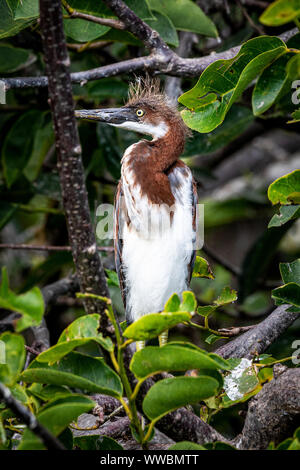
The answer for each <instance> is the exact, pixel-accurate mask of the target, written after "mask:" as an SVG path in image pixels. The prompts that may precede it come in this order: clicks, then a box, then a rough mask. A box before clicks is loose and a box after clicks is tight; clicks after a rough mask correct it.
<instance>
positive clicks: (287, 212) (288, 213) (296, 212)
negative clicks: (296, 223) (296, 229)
mask: <svg viewBox="0 0 300 470" xmlns="http://www.w3.org/2000/svg"><path fill="white" fill-rule="evenodd" d="M298 217H300V205H295V206H292V205H290V206H280V208H279V214H274V215H273V217H272V219H271V220H270V222H269V225H268V228H271V227H280V226H281V225H284V224H286V223H287V222H289V220H293V219H297V218H298Z"/></svg>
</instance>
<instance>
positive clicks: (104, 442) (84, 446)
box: [74, 435, 123, 450]
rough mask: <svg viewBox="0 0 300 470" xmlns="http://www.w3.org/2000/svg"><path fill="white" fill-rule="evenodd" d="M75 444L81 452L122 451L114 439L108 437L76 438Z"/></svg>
mask: <svg viewBox="0 0 300 470" xmlns="http://www.w3.org/2000/svg"><path fill="white" fill-rule="evenodd" d="M74 444H75V446H76V447H79V449H81V450H122V449H123V447H122V446H120V444H118V443H117V442H116V441H115V440H114V439H112V438H111V437H107V436H97V435H95V436H93V435H92V436H78V437H75V438H74Z"/></svg>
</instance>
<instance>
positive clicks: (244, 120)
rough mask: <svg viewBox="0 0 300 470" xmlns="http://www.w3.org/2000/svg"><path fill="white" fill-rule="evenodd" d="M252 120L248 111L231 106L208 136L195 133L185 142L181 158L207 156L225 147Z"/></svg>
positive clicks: (241, 107) (252, 117) (244, 108)
mask: <svg viewBox="0 0 300 470" xmlns="http://www.w3.org/2000/svg"><path fill="white" fill-rule="evenodd" d="M253 120H254V116H253V113H252V112H251V110H250V109H248V108H246V107H245V106H240V105H238V104H233V105H232V107H231V108H230V110H229V111H228V114H227V115H226V117H225V119H224V122H223V123H222V124H221V125H220V126H219V127H217V128H216V129H214V130H213V131H211V132H209V133H208V134H199V132H195V133H194V135H193V138H192V139H188V140H187V142H186V145H185V150H184V154H183V157H192V156H193V155H203V154H208V153H212V152H215V151H216V150H218V149H221V148H223V147H225V146H226V145H228V144H229V143H230V142H232V141H233V140H235V139H236V138H237V137H238V136H239V135H241V134H242V133H243V132H244V131H245V130H246V129H247V128H248V127H249V125H250V124H251V123H252V122H253Z"/></svg>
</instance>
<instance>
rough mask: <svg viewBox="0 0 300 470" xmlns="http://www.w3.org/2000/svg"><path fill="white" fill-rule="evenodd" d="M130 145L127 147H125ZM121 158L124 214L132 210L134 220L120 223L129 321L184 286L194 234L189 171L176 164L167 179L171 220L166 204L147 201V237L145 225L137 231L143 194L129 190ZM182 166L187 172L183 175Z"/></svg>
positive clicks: (161, 305) (144, 201) (158, 306)
mask: <svg viewBox="0 0 300 470" xmlns="http://www.w3.org/2000/svg"><path fill="white" fill-rule="evenodd" d="M130 150H131V148H129V149H128V152H129V151H130ZM126 153H127V152H126ZM125 157H126V154H125V155H124V158H125ZM124 163H125V162H123V171H122V184H123V191H124V197H125V201H126V206H127V209H128V212H129V217H130V218H131V217H132V216H133V217H134V218H135V223H134V224H133V225H131V227H129V228H128V227H127V225H126V224H123V228H122V233H121V234H120V235H121V236H122V237H123V252H122V262H123V269H124V274H125V284H126V303H127V315H128V316H129V317H130V319H131V320H132V321H134V320H136V319H137V318H139V317H140V316H142V315H144V314H147V313H151V312H159V311H161V310H163V308H164V304H165V302H166V301H167V300H168V298H169V297H170V296H171V295H172V294H173V293H174V292H176V293H177V294H178V295H181V294H182V292H183V291H184V290H187V289H188V284H187V278H188V265H189V262H190V259H191V256H192V250H193V243H194V240H195V232H194V230H193V211H192V201H193V191H192V175H191V172H190V170H189V169H188V168H184V169H183V168H180V167H178V168H175V169H174V170H173V171H172V173H170V175H169V180H170V184H171V188H172V192H173V194H174V198H175V205H174V215H173V220H172V225H171V226H170V222H169V220H170V219H169V215H168V213H167V211H166V207H159V206H155V207H152V209H151V219H152V220H153V221H154V223H153V224H151V228H152V232H151V236H150V237H149V234H147V233H145V230H140V231H139V229H141V228H143V227H144V225H143V224H144V221H145V220H146V219H147V218H148V214H149V211H148V208H149V205H148V200H147V198H146V197H141V195H140V193H139V191H140V189H139V188H138V186H137V187H136V188H135V189H134V190H133V191H135V193H133V191H132V186H131V183H132V176H133V175H131V174H130V171H129V172H126V165H124ZM187 171H188V178H187V177H186V176H185V175H186V172H187ZM183 173H185V175H183ZM178 183H179V184H178ZM132 195H133V196H134V201H135V203H134V204H133V200H132ZM152 220H151V222H152ZM161 224H164V230H163V231H161V230H158V227H161ZM153 227H154V229H153Z"/></svg>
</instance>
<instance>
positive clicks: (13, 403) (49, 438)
mask: <svg viewBox="0 0 300 470" xmlns="http://www.w3.org/2000/svg"><path fill="white" fill-rule="evenodd" d="M0 398H1V400H2V401H3V402H4V403H5V405H6V406H7V407H8V408H10V409H11V410H12V411H13V412H14V414H15V415H16V416H17V418H19V419H21V420H22V422H23V423H25V424H26V425H27V426H28V428H29V429H30V431H32V432H33V433H34V434H35V435H36V436H37V437H38V438H39V439H41V441H42V442H43V443H44V444H45V446H46V447H47V449H49V450H66V449H65V447H64V446H63V445H62V443H61V442H60V441H59V440H58V439H57V438H56V437H55V436H53V434H51V433H50V432H49V431H48V429H46V428H44V426H42V425H41V424H40V423H39V422H38V420H37V419H36V417H35V416H34V415H33V414H32V413H31V412H30V411H29V410H28V409H27V408H25V406H23V405H22V404H21V403H20V402H18V401H17V400H16V399H15V398H14V397H13V396H12V394H11V392H10V390H9V388H7V387H6V386H5V385H3V384H2V383H0Z"/></svg>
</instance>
